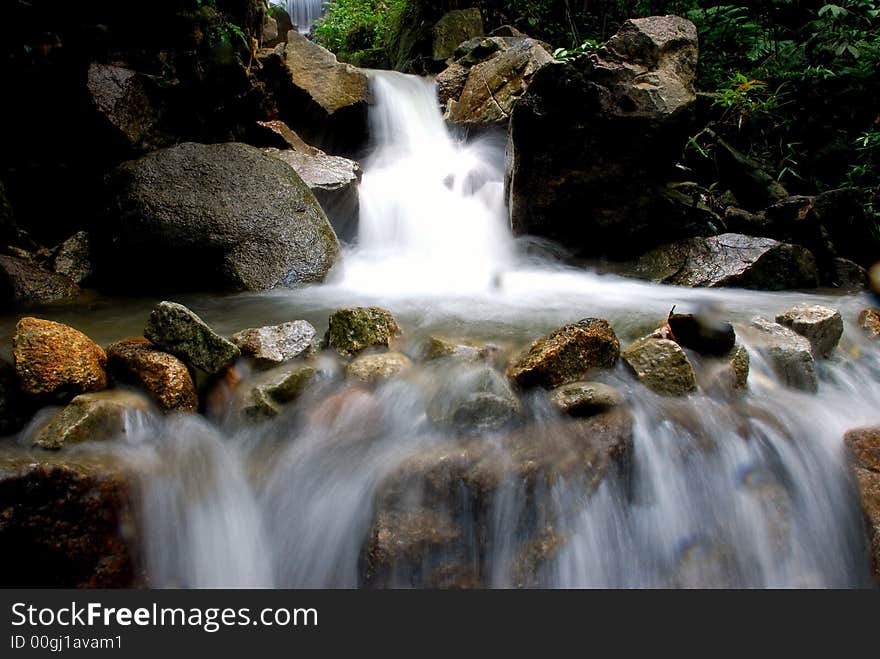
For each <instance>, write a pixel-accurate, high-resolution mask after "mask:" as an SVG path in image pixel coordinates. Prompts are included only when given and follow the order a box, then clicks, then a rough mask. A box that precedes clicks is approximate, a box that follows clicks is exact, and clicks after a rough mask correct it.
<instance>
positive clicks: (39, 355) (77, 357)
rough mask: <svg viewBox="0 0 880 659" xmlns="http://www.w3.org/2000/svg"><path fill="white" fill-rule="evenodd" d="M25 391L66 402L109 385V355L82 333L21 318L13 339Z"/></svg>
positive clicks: (18, 372)
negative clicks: (78, 395) (107, 366)
mask: <svg viewBox="0 0 880 659" xmlns="http://www.w3.org/2000/svg"><path fill="white" fill-rule="evenodd" d="M12 356H13V358H14V360H15V371H16V373H17V374H18V380H19V382H20V383H21V388H22V391H24V392H25V393H27V394H29V395H31V396H37V397H41V398H50V399H57V400H63V399H67V398H71V397H73V396H76V395H77V394H82V393H87V392H91V391H99V390H101V389H103V388H105V387H106V386H107V373H106V371H105V370H104V367H105V366H106V364H107V355H106V353H105V352H104V350H103V349H102V348H101V346H99V345H97V344H96V343H95V342H94V341H92V340H91V339H90V338H89V337H87V336H86V335H85V334H83V333H82V332H80V331H78V330H75V329H73V328H72V327H68V326H67V325H62V324H61V323H56V322H53V321H51V320H42V319H39V318H30V317H28V318H22V319H21V320H20V321H18V324H17V325H16V326H15V335H14V336H13V337H12Z"/></svg>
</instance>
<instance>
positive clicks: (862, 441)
mask: <svg viewBox="0 0 880 659" xmlns="http://www.w3.org/2000/svg"><path fill="white" fill-rule="evenodd" d="M843 441H844V443H845V444H846V445H847V447H849V450H850V453H851V455H852V462H853V471H854V472H855V476H856V480H857V481H858V484H859V491H860V493H861V496H862V509H863V510H864V514H865V525H866V526H867V530H868V540H869V541H870V543H871V565H872V569H873V573H874V578H875V579H877V581H880V426H876V427H873V428H858V429H856V430H850V431H849V432H848V433H846V435H844V437H843Z"/></svg>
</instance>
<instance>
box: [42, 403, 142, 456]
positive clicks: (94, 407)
mask: <svg viewBox="0 0 880 659" xmlns="http://www.w3.org/2000/svg"><path fill="white" fill-rule="evenodd" d="M147 409H149V403H148V402H147V400H146V399H145V398H144V397H143V396H140V395H138V394H135V393H132V392H129V391H121V390H113V391H99V392H97V393H92V394H82V395H80V396H77V397H76V398H74V399H73V400H72V401H71V402H70V404H69V405H68V406H67V407H64V408H62V409H61V410H60V411H59V412H58V413H57V414H55V416H53V417H52V418H51V419H49V420H48V421H47V422H46V423H45V424H44V425H42V426H40V427H39V428H38V429H37V430H36V432H35V433H34V435H33V438H32V440H31V443H32V444H33V446H37V447H39V448H43V449H48V450H58V449H61V448H64V447H65V446H70V445H72V444H80V443H82V442H89V441H104V440H107V439H112V438H114V437H118V436H120V435H124V434H125V433H126V431H127V429H128V426H129V420H130V418H131V414H132V413H136V412H145V411H146V410H147Z"/></svg>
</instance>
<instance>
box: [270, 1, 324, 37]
mask: <svg viewBox="0 0 880 659" xmlns="http://www.w3.org/2000/svg"><path fill="white" fill-rule="evenodd" d="M272 4H274V5H278V6H280V7H284V9H285V10H286V11H287V13H288V15H289V16H290V20H291V21H292V22H293V25H294V26H295V27H296V28H297V29H298V30H299V32H300V34H309V33H310V32H311V31H312V27H314V25H315V21H317V20H318V19H319V18H321V16H323V15H324V5H327V4H330V2H328V1H327V0H272Z"/></svg>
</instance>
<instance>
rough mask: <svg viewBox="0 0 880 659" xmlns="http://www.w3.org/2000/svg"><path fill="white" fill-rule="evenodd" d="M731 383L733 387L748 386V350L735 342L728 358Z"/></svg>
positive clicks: (744, 387) (743, 387) (742, 387)
mask: <svg viewBox="0 0 880 659" xmlns="http://www.w3.org/2000/svg"><path fill="white" fill-rule="evenodd" d="M729 366H730V374H731V383H732V385H733V388H734V389H746V388H748V386H749V366H750V357H749V351H748V349H746V347H745V346H744V345H742V344H737V345H736V347H734V349H733V350H732V351H731V354H730V358H729Z"/></svg>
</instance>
